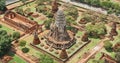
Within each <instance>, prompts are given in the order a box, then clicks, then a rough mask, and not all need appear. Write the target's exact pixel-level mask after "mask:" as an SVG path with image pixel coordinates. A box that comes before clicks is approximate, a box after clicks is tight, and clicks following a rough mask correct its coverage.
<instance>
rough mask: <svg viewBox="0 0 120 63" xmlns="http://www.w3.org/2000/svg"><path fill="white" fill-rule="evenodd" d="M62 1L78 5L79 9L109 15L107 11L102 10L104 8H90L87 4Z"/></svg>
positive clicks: (68, 0) (67, 0)
mask: <svg viewBox="0 0 120 63" xmlns="http://www.w3.org/2000/svg"><path fill="white" fill-rule="evenodd" d="M62 1H63V2H66V3H70V4H73V5H76V6H79V7H83V8H86V9H89V10H93V11H96V12H101V13H103V14H107V11H106V10H104V9H102V8H97V7H93V6H89V5H87V4H83V3H80V2H75V1H71V0H62Z"/></svg>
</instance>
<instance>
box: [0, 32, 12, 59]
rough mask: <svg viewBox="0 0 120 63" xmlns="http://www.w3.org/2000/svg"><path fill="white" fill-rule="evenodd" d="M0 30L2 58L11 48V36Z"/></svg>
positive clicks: (0, 55) (0, 54) (0, 52)
mask: <svg viewBox="0 0 120 63" xmlns="http://www.w3.org/2000/svg"><path fill="white" fill-rule="evenodd" d="M1 31H2V30H0V57H2V56H3V55H4V54H6V53H7V52H8V51H9V50H10V48H11V45H12V44H11V42H12V39H11V36H9V35H7V32H6V31H5V30H4V31H2V32H1Z"/></svg>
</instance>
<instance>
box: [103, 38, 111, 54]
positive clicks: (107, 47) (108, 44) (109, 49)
mask: <svg viewBox="0 0 120 63" xmlns="http://www.w3.org/2000/svg"><path fill="white" fill-rule="evenodd" d="M112 46H113V44H112V43H110V41H109V40H107V41H105V42H104V48H105V49H106V50H107V51H108V52H112V50H113V49H112Z"/></svg>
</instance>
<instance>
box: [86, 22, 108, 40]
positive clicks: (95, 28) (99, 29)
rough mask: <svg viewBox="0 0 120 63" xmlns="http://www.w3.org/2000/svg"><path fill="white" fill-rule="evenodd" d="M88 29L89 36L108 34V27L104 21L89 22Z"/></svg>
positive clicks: (96, 36) (95, 36)
mask: <svg viewBox="0 0 120 63" xmlns="http://www.w3.org/2000/svg"><path fill="white" fill-rule="evenodd" d="M85 29H86V31H87V33H88V34H89V37H94V38H98V37H100V35H105V34H106V27H105V24H104V23H96V24H95V25H93V24H87V26H86V28H85Z"/></svg>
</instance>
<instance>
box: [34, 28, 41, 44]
mask: <svg viewBox="0 0 120 63" xmlns="http://www.w3.org/2000/svg"><path fill="white" fill-rule="evenodd" d="M33 44H34V45H38V44H40V39H39V37H38V27H37V26H36V30H35V31H34V39H33Z"/></svg>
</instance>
